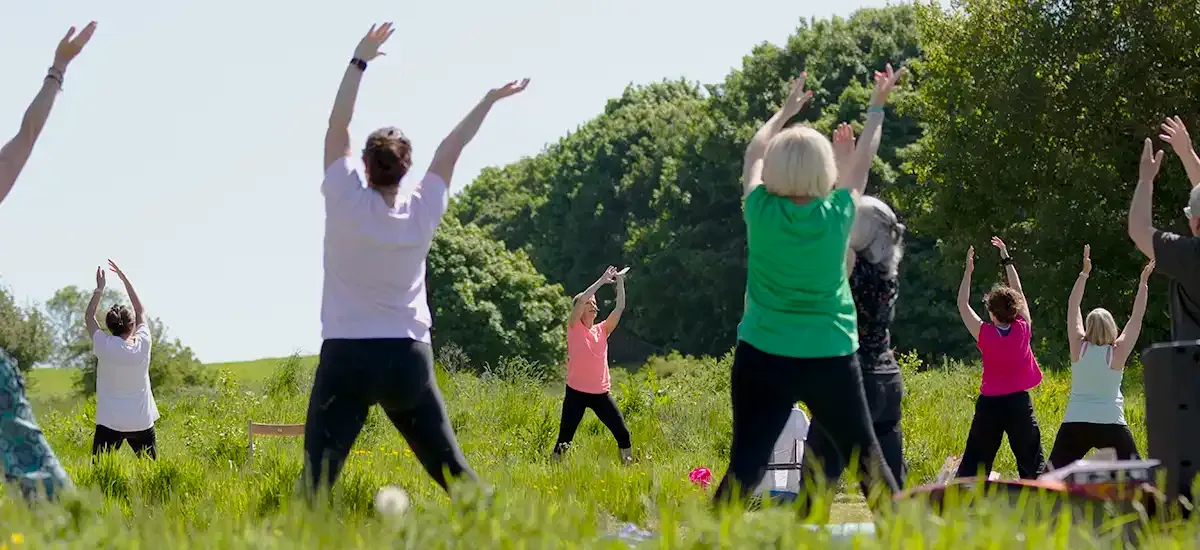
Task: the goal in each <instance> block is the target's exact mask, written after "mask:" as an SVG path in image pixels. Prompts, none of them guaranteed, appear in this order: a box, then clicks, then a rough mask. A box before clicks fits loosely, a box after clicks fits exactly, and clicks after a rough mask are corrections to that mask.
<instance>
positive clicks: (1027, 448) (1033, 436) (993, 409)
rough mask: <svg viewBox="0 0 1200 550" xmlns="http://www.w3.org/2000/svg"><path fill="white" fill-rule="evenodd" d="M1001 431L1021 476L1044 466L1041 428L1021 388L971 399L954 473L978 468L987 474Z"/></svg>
mask: <svg viewBox="0 0 1200 550" xmlns="http://www.w3.org/2000/svg"><path fill="white" fill-rule="evenodd" d="M1005 434H1007V435H1008V445H1009V446H1010V447H1012V452H1013V456H1014V457H1016V459H1017V474H1018V475H1019V476H1021V479H1036V478H1037V476H1039V475H1041V474H1042V473H1044V472H1045V471H1046V470H1047V465H1046V462H1045V460H1044V456H1043V454H1042V430H1041V428H1039V427H1038V421H1037V417H1036V416H1034V414H1033V398H1031V397H1030V396H1029V392H1027V391H1022V392H1017V393H1010V394H1007V395H981V396H979V397H978V398H977V399H976V400H975V418H973V419H972V420H971V431H970V432H969V433H968V434H967V448H966V450H965V451H963V457H962V463H960V464H959V466H958V474H957V477H974V476H977V475H980V472H981V471H982V475H984V476H986V475H988V474H990V473H991V471H992V465H993V463H994V462H995V461H996V453H997V452H999V451H1000V439H1001V438H1002V437H1003V436H1004V435H1005Z"/></svg>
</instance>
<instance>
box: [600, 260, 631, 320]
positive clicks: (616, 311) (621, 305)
mask: <svg viewBox="0 0 1200 550" xmlns="http://www.w3.org/2000/svg"><path fill="white" fill-rule="evenodd" d="M628 269H629V268H625V269H622V270H621V271H618V272H617V273H616V280H617V307H614V308H613V310H612V313H609V314H608V317H607V318H605V319H604V334H612V333H613V331H614V330H617V325H618V324H619V323H620V322H621V314H622V313H624V312H625V273H626V272H627V271H628Z"/></svg>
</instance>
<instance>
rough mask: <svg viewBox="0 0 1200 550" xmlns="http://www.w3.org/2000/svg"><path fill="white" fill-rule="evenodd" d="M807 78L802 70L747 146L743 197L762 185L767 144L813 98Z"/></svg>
mask: <svg viewBox="0 0 1200 550" xmlns="http://www.w3.org/2000/svg"><path fill="white" fill-rule="evenodd" d="M806 78H808V73H806V72H802V73H800V78H797V79H796V80H793V81H792V84H791V87H790V88H789V90H788V96H787V99H785V100H783V105H782V106H780V107H779V110H778V111H775V114H774V115H771V118H770V119H767V122H766V124H763V125H762V127H760V128H759V129H758V131H757V132H755V133H754V137H753V138H751V139H750V144H749V145H747V146H746V155H745V157H743V159H742V196H743V197H745V196H747V195H749V194H750V192H751V191H753V190H754V188H755V187H758V186H759V185H762V170H763V159H765V158H766V156H767V146H768V145H770V144H771V138H773V137H775V135H776V134H778V133H779V132H781V131H783V127H784V125H786V124H787V123H788V121H789V120H791V119H792V118H793V117H795V116H796V115H797V114H798V113H799V112H800V109H802V108H803V107H804V105H805V104H807V103H808V101H809V100H810V99H812V91H805V90H804V80H805V79H806Z"/></svg>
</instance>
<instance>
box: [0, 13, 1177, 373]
mask: <svg viewBox="0 0 1200 550" xmlns="http://www.w3.org/2000/svg"><path fill="white" fill-rule="evenodd" d="M1194 12H1195V2H1194V0H1190V1H1185V0H1165V1H1161V2H1144V1H1142V0H1104V1H1089V2H1061V1H1057V0H1033V1H1029V0H958V1H955V2H951V3H949V5H945V6H943V5H941V4H939V3H934V4H932V5H912V4H908V5H898V6H891V7H887V8H870V9H862V10H859V11H857V12H855V13H854V14H852V15H851V16H850V17H848V18H840V17H834V18H830V19H819V20H818V19H813V20H802V21H800V22H799V24H798V27H797V29H796V32H795V33H794V34H792V35H791V36H790V37H789V38H788V39H787V41H786V43H784V44H782V45H774V44H767V43H764V44H762V45H760V46H758V47H756V48H754V49H753V51H751V52H750V53H749V54H748V55H747V56H745V57H744V59H743V61H742V64H741V67H740V68H738V69H735V70H732V71H731V72H730V73H729V74H728V75H727V76H726V77H725V79H724V80H723V81H721V82H718V83H712V84H704V85H701V84H698V83H694V82H687V81H683V80H663V81H661V82H654V83H649V84H643V85H631V86H629V87H627V88H626V89H625V91H624V93H622V94H621V96H620V97H618V98H614V99H611V100H609V102H608V104H607V105H606V106H605V109H604V111H603V113H602V114H600V115H599V116H597V117H596V118H594V119H592V120H590V121H588V122H586V123H584V124H582V125H580V126H579V127H578V128H576V129H575V130H574V131H571V132H569V133H568V134H567V135H566V136H565V137H563V138H561V139H560V140H558V141H557V142H556V143H553V144H550V145H548V146H547V147H546V148H545V149H544V150H543V151H542V152H541V153H539V154H537V155H534V156H531V157H527V158H523V159H520V160H518V161H516V162H514V163H512V164H509V165H507V166H503V167H494V168H488V169H485V170H484V171H483V172H482V173H481V174H480V176H479V177H478V178H477V179H476V180H475V181H474V182H473V183H472V184H471V185H470V186H468V187H467V188H466V189H464V190H463V191H462V193H460V194H459V195H457V196H456V197H454V198H453V200H452V202H451V206H450V211H449V212H448V214H447V215H446V217H445V219H444V220H443V222H442V224H441V226H440V228H439V230H438V233H437V235H436V237H435V239H434V241H433V244H432V247H431V250H430V254H429V265H428V288H429V299H430V304H431V306H432V308H433V310H434V319H435V322H434V327H435V328H434V339H435V345H437V346H441V345H444V344H449V343H454V344H456V348H455V349H461V350H462V351H463V352H465V353H466V354H467V355H468V356H469V357H470V358H471V360H472V361H471V362H472V363H475V364H478V365H483V364H484V363H491V364H499V363H500V362H501V361H502V358H505V357H514V356H519V357H522V358H523V359H524V360H527V361H530V362H534V363H538V364H541V365H544V366H546V367H547V368H550V367H552V366H557V365H559V364H560V363H561V361H562V360H563V358H564V354H565V336H564V328H565V322H566V318H567V315H568V313H569V310H570V295H572V294H574V293H576V292H579V291H581V290H582V289H583V288H585V287H587V286H588V284H590V283H591V282H592V281H593V280H595V278H596V277H598V276H599V274H600V273H601V271H602V270H603V268H604V267H605V266H608V265H610V264H611V265H618V264H619V265H622V266H626V265H627V266H631V267H632V270H631V273H630V276H629V280H628V287H627V290H628V302H629V307H628V308H627V310H626V313H625V315H624V316H623V318H622V323H621V330H619V331H617V333H616V334H614V335H613V339H612V344H611V348H610V356H611V357H612V359H614V360H616V361H630V362H633V361H638V360H641V359H644V358H645V357H646V356H648V355H651V354H663V353H666V352H668V351H679V352H682V353H685V354H693V355H721V354H723V353H725V352H726V351H728V350H729V349H730V348H731V347H732V346H733V345H734V343H735V338H736V326H737V323H738V321H739V319H740V316H741V312H742V306H743V299H744V291H745V281H746V235H745V226H744V224H743V222H742V217H741V208H742V207H741V194H740V192H739V189H740V184H741V182H740V177H741V160H742V155H743V153H744V150H745V146H746V144H747V142H748V141H749V139H750V137H751V135H753V133H754V131H755V129H756V128H757V127H758V125H759V124H761V123H762V121H763V120H765V119H766V118H767V117H769V116H770V115H771V113H773V112H774V110H775V109H776V107H777V106H778V105H779V103H780V102H781V101H782V100H783V98H784V96H785V95H786V83H787V81H788V80H789V79H791V78H794V77H795V76H796V75H797V74H798V73H799V72H800V71H807V72H808V75H809V77H808V81H807V82H808V86H809V87H810V88H811V89H812V90H813V92H814V96H813V100H812V101H811V102H810V103H809V105H808V106H806V107H805V109H804V111H802V112H801V113H800V115H799V116H798V117H797V121H798V122H803V123H807V124H811V125H812V126H813V127H815V128H817V129H819V130H821V131H824V132H830V131H832V129H833V128H834V126H835V124H836V123H838V122H840V121H851V122H852V123H854V124H855V125H856V129H861V123H862V121H863V120H864V117H865V108H866V104H867V101H868V99H869V94H870V76H871V75H872V73H873V71H875V70H877V69H879V68H880V67H882V66H883V65H884V64H885V63H887V62H891V63H893V64H897V65H904V66H906V67H908V68H909V71H910V76H909V77H906V79H905V80H904V81H903V82H902V86H901V88H902V89H898V90H897V91H896V93H894V94H893V98H894V102H893V103H892V105H891V106H889V108H888V109H889V110H888V112H887V117H888V122H887V124H886V125H885V127H884V133H883V139H882V144H881V146H880V149H879V155H878V157H877V158H876V159H875V163H874V166H873V167H872V172H871V180H870V183H869V191H868V192H870V193H872V194H876V195H878V196H880V197H882V198H884V199H885V200H887V201H888V202H889V203H891V204H892V205H893V207H894V208H895V209H896V211H897V213H898V214H899V216H900V217H901V220H902V221H903V223H905V224H906V225H907V226H908V228H909V232H908V234H907V235H906V258H905V260H904V263H903V264H902V267H901V291H900V298H899V304H898V308H897V314H896V321H895V323H894V335H893V343H894V345H895V346H896V347H897V348H898V349H899V350H901V351H916V352H917V353H918V354H919V355H920V356H921V357H922V358H924V359H926V360H927V361H928V360H936V359H938V358H939V357H943V356H944V357H952V358H970V357H973V356H974V354H975V353H977V352H975V351H974V343H973V342H972V340H971V338H970V336H969V334H968V333H967V331H966V330H965V329H964V328H963V327H962V324H961V321H960V319H959V317H958V313H957V308H956V306H955V302H954V301H955V295H956V288H957V281H958V280H959V278H960V276H961V273H962V262H963V258H964V255H965V252H966V249H967V247H968V246H970V245H972V244H975V245H983V244H985V243H986V242H987V238H988V237H990V236H992V235H999V236H1001V237H1002V238H1004V240H1005V242H1007V243H1009V248H1010V251H1011V252H1012V254H1013V256H1014V258H1015V260H1016V261H1017V265H1018V267H1019V269H1020V272H1021V279H1022V282H1023V284H1024V286H1025V288H1026V290H1027V293H1028V295H1029V297H1030V299H1031V301H1032V304H1031V309H1032V311H1033V314H1034V315H1035V316H1036V317H1038V318H1039V319H1045V321H1044V322H1042V323H1039V327H1041V328H1039V329H1038V331H1037V333H1036V337H1037V339H1038V341H1039V350H1038V352H1039V357H1040V358H1041V359H1042V361H1043V362H1044V363H1047V364H1049V365H1055V364H1062V363H1064V362H1065V359H1064V358H1065V357H1066V349H1067V348H1066V343H1065V338H1066V332H1065V327H1064V325H1065V316H1066V313H1065V308H1066V303H1067V297H1068V295H1069V293H1070V288H1071V283H1072V281H1074V279H1075V275H1076V273H1077V272H1078V269H1079V263H1080V259H1081V258H1080V255H1081V252H1082V249H1083V245H1084V244H1085V243H1086V244H1090V245H1091V247H1092V257H1093V259H1094V262H1095V265H1096V269H1095V270H1093V272H1092V277H1091V279H1090V281H1089V286H1088V294H1087V297H1086V301H1085V304H1084V307H1086V308H1091V307H1096V306H1103V307H1106V308H1108V309H1109V310H1111V311H1112V312H1113V313H1114V314H1115V315H1116V316H1117V317H1118V319H1122V318H1124V317H1125V316H1127V315H1128V313H1129V311H1130V309H1131V308H1132V302H1133V294H1134V291H1135V288H1136V281H1137V277H1138V273H1139V271H1140V267H1141V264H1142V262H1143V258H1141V257H1140V254H1139V253H1138V252H1137V251H1136V249H1135V248H1134V246H1133V245H1132V243H1131V242H1130V241H1129V239H1128V237H1127V236H1126V235H1125V216H1126V212H1127V209H1128V204H1129V199H1130V197H1131V196H1132V192H1133V187H1134V180H1135V179H1136V178H1135V177H1134V174H1135V166H1136V164H1137V159H1138V155H1139V153H1140V148H1141V140H1142V139H1144V138H1145V137H1148V136H1155V135H1157V134H1158V124H1159V123H1160V122H1162V120H1163V119H1164V118H1165V117H1166V116H1168V115H1176V114H1178V115H1180V116H1182V117H1183V118H1184V120H1185V122H1187V123H1188V124H1189V126H1190V127H1191V128H1192V130H1193V132H1196V131H1198V130H1197V128H1196V127H1195V126H1192V125H1193V124H1195V123H1196V122H1197V119H1196V117H1195V116H1193V114H1192V113H1195V112H1197V111H1198V110H1200V71H1198V70H1196V69H1198V68H1200V18H1197V17H1195V13H1194ZM1160 146H1161V144H1160ZM1159 181H1160V183H1159V186H1158V187H1159V189H1158V192H1157V193H1156V201H1155V202H1156V208H1157V211H1156V220H1157V221H1158V222H1159V225H1160V226H1162V227H1169V228H1173V229H1177V230H1186V228H1185V227H1184V224H1183V219H1182V216H1181V215H1180V208H1182V205H1184V204H1185V201H1186V195H1187V192H1188V185H1186V184H1185V183H1184V182H1185V181H1186V177H1185V175H1184V173H1183V169H1182V167H1181V166H1179V163H1178V162H1168V163H1167V166H1166V167H1165V168H1164V170H1163V173H1162V175H1161V176H1160V179H1159ZM976 269H977V271H978V272H979V273H980V274H992V276H991V277H987V276H984V277H976V280H978V281H979V284H980V286H979V288H977V289H975V291H976V294H975V295H976V296H978V295H980V294H979V293H981V292H983V291H986V290H987V287H988V286H990V285H991V284H994V283H997V282H1000V281H1002V280H1003V276H1002V271H1001V268H1000V266H999V263H998V259H997V258H996V257H994V256H989V255H987V254H983V255H981V257H980V258H978V260H977V264H976ZM1151 285H1152V289H1151V302H1150V307H1149V309H1148V314H1147V317H1146V320H1145V324H1144V329H1143V342H1145V343H1148V342H1152V341H1156V340H1163V339H1165V338H1166V337H1167V335H1168V334H1169V331H1168V319H1167V316H1166V303H1165V292H1164V291H1163V290H1164V288H1163V287H1164V283H1163V282H1162V281H1158V280H1156V279H1153V278H1152V280H1151ZM68 290H69V289H63V290H62V291H60V292H59V294H56V296H55V297H54V299H52V300H51V301H50V302H48V303H47V305H46V307H45V308H41V309H39V308H21V307H18V306H17V305H16V304H14V303H13V302H12V298H11V296H10V295H8V294H0V345H2V346H4V347H5V348H6V349H8V350H9V351H10V352H13V353H14V355H16V356H17V357H18V360H20V361H21V363H22V364H23V365H25V364H29V363H30V362H33V363H37V362H43V361H51V362H53V363H55V364H63V365H67V366H79V367H86V365H85V364H84V363H83V362H84V361H86V356H87V354H81V353H80V350H82V349H85V348H84V347H80V346H86V345H87V342H86V341H83V342H80V341H79V339H78V338H74V337H73V336H71V335H72V334H79V335H82V330H81V329H80V330H78V331H75V330H74V329H70V330H68V329H67V328H65V327H67V326H76V325H78V326H82V325H81V323H82V320H81V319H77V318H74V317H69V316H68V315H67V312H68V311H71V312H74V313H73V315H75V316H76V317H78V316H81V315H82V312H83V306H84V305H85V300H83V299H82V298H83V297H82V296H81V293H80V292H79V291H78V289H74V290H70V291H68ZM604 292H607V293H608V294H603V293H604ZM60 295H61V296H60ZM599 298H600V299H601V301H602V302H603V301H608V302H609V303H608V304H606V306H607V307H611V305H612V304H611V301H612V299H613V296H612V294H611V290H604V291H602V295H601V296H599ZM108 299H109V298H107V297H106V300H108ZM602 307H605V305H602ZM1060 319H1061V321H1060ZM159 326H161V325H159ZM175 344H176V345H177V348H175V350H176V351H175V352H174V353H175V354H176V355H175V356H174V357H177V358H179V364H186V365H191V364H193V363H194V364H198V362H197V361H195V358H194V356H193V355H192V354H191V350H189V349H187V347H186V346H183V345H182V344H180V343H179V342H178V340H175ZM157 346H158V344H156V349H155V354H154V356H155V358H156V360H157V359H158V357H160V353H159V352H160V350H161V349H163V348H161V347H157ZM184 372H193V371H188V370H187V369H184ZM155 385H156V387H157V386H158V383H157V382H156V383H155Z"/></svg>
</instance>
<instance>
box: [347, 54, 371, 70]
mask: <svg viewBox="0 0 1200 550" xmlns="http://www.w3.org/2000/svg"><path fill="white" fill-rule="evenodd" d="M350 64H351V65H354V66H355V67H358V70H360V71H365V70H367V62H366V61H363V60H361V59H359V58H357V57H351V58H350Z"/></svg>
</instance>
